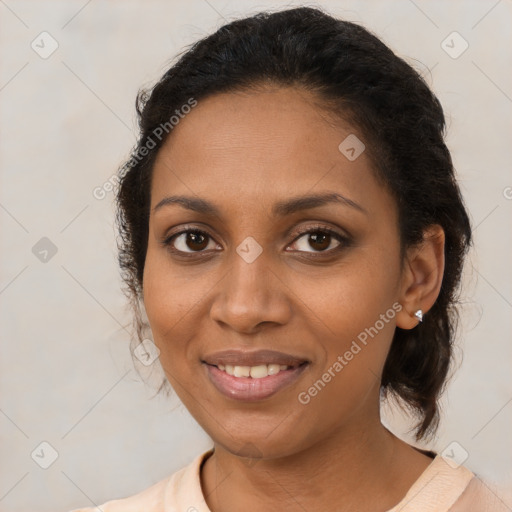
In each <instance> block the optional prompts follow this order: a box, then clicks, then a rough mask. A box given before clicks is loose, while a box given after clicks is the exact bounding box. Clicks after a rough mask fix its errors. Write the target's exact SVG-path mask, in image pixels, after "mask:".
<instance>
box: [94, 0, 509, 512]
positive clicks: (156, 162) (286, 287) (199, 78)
mask: <svg viewBox="0 0 512 512" xmlns="http://www.w3.org/2000/svg"><path fill="white" fill-rule="evenodd" d="M138 112H139V116H140V128H141V134H140V138H139V141H138V145H137V147H136V149H135V150H134V152H133V154H132V156H131V158H130V160H129V161H128V162H127V164H126V165H125V167H124V168H123V170H122V171H121V174H120V184H119V191H118V196H117V199H118V224H119V228H120V235H121V236H120V239H119V248H120V257H119V260H120V265H121V268H122V270H123V277H124V280H125V282H126V285H127V290H128V292H129V293H130V297H131V298H132V300H133V304H134V306H135V312H136V322H137V327H138V333H139V336H140V339H141V340H142V337H143V336H142V331H143V322H142V317H141V307H143V308H144V311H145V314H147V318H148V321H149V326H150V327H151V332H152V335H153V340H154V343H155V344H156V346H157V347H158V349H159V351H160V362H161V364H162V367H163V369H164V372H165V376H166V379H167V382H166V386H168V385H169V384H170V385H171V386H172V389H174V390H175V391H176V393H177V394H178V396H179V397H180V399H181V400H182V402H183V403H184V404H185V406H186V407H187V409H188V410H189V411H190V413H191V414H192V415H193V416H194V418H195V419H196V420H197V421H198V423H199V424H200V425H201V426H202V427H203V428H204V430H205V431H206V432H207V433H208V435H209V436H210V437H211V438H212V440H213V442H214V446H213V447H212V449H211V450H209V451H208V452H206V453H204V454H201V455H198V456H197V457H196V459H195V460H194V461H193V462H192V463H191V464H190V465H189V466H187V467H185V468H183V469H182V470H180V471H178V472H177V473H175V474H174V475H171V476H170V477H169V478H166V479H164V480H162V481H161V482H158V483H156V484H155V485H154V486H152V487H150V488H148V489H146V490H144V491H143V492H140V493H138V494H136V495H134V496H131V497H128V498H123V499H116V500H111V501H109V502H107V503H105V504H103V505H102V506H101V510H103V511H104V512H117V511H119V512H128V511H140V510H144V511H145V512H157V511H158V512H161V511H167V512H169V511H178V510H179V511H189V512H192V511H196V512H208V511H211V512H220V511H222V512H231V511H240V510H248V511H260V510H265V511H268V510H283V509H286V510H308V511H317V510H323V511H328V510H333V511H338V512H344V511H353V510H357V511H375V512H376V511H382V512H384V511H388V512H391V511H393V512H398V511H412V510H414V511H415V512H419V511H427V510H429V511H438V512H441V511H448V510H450V511H452V512H455V511H462V510H463V511H468V510H471V511H473V510H474V511H482V510H493V511H495V510H502V509H501V508H500V507H503V505H502V503H501V501H500V500H499V499H498V498H497V497H495V495H494V494H493V493H492V492H490V491H489V490H488V488H487V486H486V485H484V484H483V483H481V481H480V480H479V479H478V478H477V477H475V476H474V475H473V473H472V472H471V471H469V470H468V469H466V468H465V467H464V466H461V465H459V464H458V462H457V461H455V460H451V459H450V457H449V456H447V457H442V456H441V455H438V454H435V453H433V452H429V451H424V450H420V449H417V448H415V447H413V446H410V445H409V444H407V443H405V442H403V441H401V440H400V439H398V438H397V437H396V436H395V435H393V434H392V433H391V432H390V431H389V430H387V429H386V428H385V427H384V426H383V425H382V423H381V421H380V411H379V405H380V399H381V396H383V395H384V396H385V395H391V396H393V397H397V398H398V399H400V400H401V401H402V403H404V404H405V405H406V406H407V407H408V408H409V409H410V410H411V412H412V413H413V414H414V415H415V417H416V419H417V426H416V438H417V439H418V440H420V439H423V438H428V436H429V435H431V434H433V433H434V432H435V429H436V426H437V424H438V421H439V413H438V399H439V396H440V393H441V391H442V388H443V385H444V384H445V380H446V377H447V373H448V370H449V367H450V360H451V353H452V343H453V337H454V314H455V311H454V302H455V300H456V294H457V290H458V285H459V280H460V275H461V270H462V265H463V260H464V256H465V254H466V252H467V249H468V247H469V245H470V243H471V227H470V223H469V220H468V216H467V213H466V210H465V207H464V204H463V201H462V198H461V195H460V191H459V188H458V186H457V183H456V181H455V178H454V169H453V167H452V162H451V158H450V154H449V152H448V149H447V147H446V145H445V143H444V140H443V135H444V126H445V125H444V116H443V111H442V108H441V106H440V104H439V101H438V100H437V98H436V97H435V96H434V95H433V93H432V92H431V91H430V90H429V88H428V87H427V85H426V84H425V83H424V81H423V80H422V79H421V78H420V76H419V75H418V74H417V72H415V71H414V70H413V69H412V68H411V67H410V66H409V65H407V64H406V63H405V62H404V61H403V60H401V59H400V58H398V57H397V56H396V55H394V54H393V52H392V51H391V50H390V49H389V48H387V47H386V46H385V45H384V44H383V43H382V42H381V41H379V40H378V39H377V38H376V37H375V36H373V35H372V34H370V33H369V32H368V31H366V30H365V29H364V28H362V27H360V26H358V25H355V24H353V23H348V22H345V21H341V20H337V19H334V18H332V17H330V16H328V15H327V14H324V13H323V12H321V11H319V10H316V9H311V8H300V9H291V10H285V11H281V12H277V13H273V14H267V13H261V14H258V15H256V16H253V17H250V18H247V19H241V20H238V21H235V22H233V23H229V24H228V25H226V26H224V27H222V28H221V29H219V30H218V31H217V32H216V33H214V34H213V35H211V36H209V37H207V38H205V39H203V40H201V41H199V42H198V43H196V44H195V45H193V47H192V48H191V49H189V50H188V51H187V52H186V53H185V54H184V55H182V56H181V58H180V60H179V61H178V62H177V63H176V64H175V65H174V66H172V67H171V68H170V69H169V70H168V71H167V72H166V73H165V75H164V76H163V77H162V78H161V80H160V81H159V82H158V84H157V85H156V86H155V87H154V88H153V89H152V91H150V93H149V94H141V95H140V96H139V102H138ZM87 510H91V509H87ZM503 510H505V508H503Z"/></svg>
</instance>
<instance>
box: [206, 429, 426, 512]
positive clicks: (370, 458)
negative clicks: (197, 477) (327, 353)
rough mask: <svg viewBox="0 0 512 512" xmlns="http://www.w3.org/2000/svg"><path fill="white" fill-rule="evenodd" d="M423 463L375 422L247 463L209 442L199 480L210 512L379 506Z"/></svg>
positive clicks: (389, 502) (392, 499)
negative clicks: (290, 452) (291, 451)
mask: <svg viewBox="0 0 512 512" xmlns="http://www.w3.org/2000/svg"><path fill="white" fill-rule="evenodd" d="M430 462H431V459H429V458H428V457H426V456H424V455H422V454H421V453H419V452H417V451H416V450H414V449H413V448H412V447H410V446H409V445H407V444H406V443H404V442H403V441H400V440H399V439H398V438H397V437H395V436H394V435H393V434H391V433H390V432H389V431H388V430H387V429H385V428H384V427H383V425H382V424H381V423H380V420H378V421H376V422H374V424H368V423H366V424H365V426H364V428H360V426H357V428H356V427H352V428H345V429H340V430H339V431H338V432H336V433H335V434H334V435H332V436H331V437H330V438H327V439H324V440H322V442H319V443H317V444H315V445H312V446H309V447H308V448H307V449H305V450H303V451H300V452H297V453H294V454H293V455H289V456H286V457H281V458H275V459H259V460H252V461H251V462H250V463H248V460H247V459H245V458H241V457H238V456H236V455H234V454H232V453H231V452H229V451H227V450H225V449H224V448H222V447H220V446H218V445H215V451H214V453H213V454H212V455H211V456H210V457H209V459H208V460H207V461H206V462H205V464H204V466H203V469H202V475H201V483H202V487H203V494H204V496H205V499H206V503H207V504H208V507H209V508H210V510H211V511H212V512H220V511H222V512H234V511H240V510H251V511H260V510H261V511H266V512H268V511H274V510H276V511H278V510H279V511H280V510H283V507H286V509H287V510H291V511H293V510H297V511H299V510H300V511H303V510H323V511H324V512H328V511H331V510H332V511H335V510H336V511H337V512H348V511H356V510H357V511H359V512H361V511H364V510H372V511H376V510H381V511H385V510H388V509H390V508H392V507H393V506H394V505H396V504H397V503H398V502H399V501H400V500H401V499H402V498H403V496H404V495H405V493H406V492H407V490H408V489H409V488H410V486H411V485H412V484H413V483H414V481H415V480H416V479H417V478H418V477H419V475H420V474H421V473H422V472H423V471H424V469H425V468H426V467H427V466H428V464H429V463H430Z"/></svg>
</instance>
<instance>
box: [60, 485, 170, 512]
mask: <svg viewBox="0 0 512 512" xmlns="http://www.w3.org/2000/svg"><path fill="white" fill-rule="evenodd" d="M170 478H172V477H167V478H165V479H163V480H161V481H160V482H158V483H156V484H154V485H152V486H151V487H148V488H147V489H144V490H143V491H141V492H139V493H137V494H134V495H133V496H129V497H126V498H120V499H115V500H110V501H107V502H105V503H103V504H102V505H100V506H97V507H87V508H78V509H74V510H71V511H70V512H140V511H141V510H144V511H145V512H163V511H164V497H165V489H166V487H167V484H168V482H169V480H170Z"/></svg>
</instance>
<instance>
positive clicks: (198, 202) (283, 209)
mask: <svg viewBox="0 0 512 512" xmlns="http://www.w3.org/2000/svg"><path fill="white" fill-rule="evenodd" d="M331 203H337V204H342V205H345V206H349V207H351V208H353V209H355V210H358V211H360V212H362V213H365V214H368V212H367V211H366V210H365V209H364V208H363V207H362V206H361V205H359V204H357V203H356V202H354V201H352V199H349V198H348V197H345V196H343V195H341V194H337V193H334V192H328V193H324V194H310V195H303V196H297V197H293V198H291V199H286V200H283V201H278V202H277V203H275V204H274V206H273V207H272V214H273V215H274V216H276V217H284V216H286V215H291V214H292V213H295V212H298V211H301V210H309V209H312V208H318V207H319V206H324V205H327V204H331ZM173 204H178V205H180V206H182V207H183V208H186V209H187V210H192V211H195V212H198V213H202V214H204V215H210V216H217V217H220V216H221V213H220V210H219V208H218V207H217V206H215V205H214V204H213V203H211V202H210V201H207V200H206V199H201V198H199V197H192V196H169V197H164V198H163V199H162V200H161V201H160V202H159V203H158V204H157V205H156V206H155V207H154V208H153V213H155V212H157V211H158V210H160V209H161V208H163V207H164V206H168V205H173Z"/></svg>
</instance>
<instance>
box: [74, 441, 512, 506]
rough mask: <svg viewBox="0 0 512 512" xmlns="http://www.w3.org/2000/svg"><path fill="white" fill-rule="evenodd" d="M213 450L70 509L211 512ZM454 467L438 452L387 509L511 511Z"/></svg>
mask: <svg viewBox="0 0 512 512" xmlns="http://www.w3.org/2000/svg"><path fill="white" fill-rule="evenodd" d="M212 453H213V448H212V449H210V450H208V451H207V452H205V453H203V454H201V455H199V456H197V457H196V458H195V459H194V460H193V461H192V462H191V463H190V464H189V465H188V466H185V467H184V468H182V469H181V470H179V471H177V472H176V473H174V474H172V475H171V476H169V477H167V478H165V479H163V480H161V481H160V482H158V483H156V484H155V485H153V486H151V487H148V488H147V489H145V490H143V491H141V492H140V493H138V494H135V495H133V496H130V497H127V498H122V499H116V500H110V501H107V502H106V503H104V504H103V505H101V507H100V508H81V509H75V510H72V511H71V512H100V511H102V512H211V511H210V509H209V508H208V506H207V504H206V502H205V500H204V496H203V493H202V490H201V482H200V469H201V465H202V463H203V462H204V461H205V460H206V459H207V458H208V457H209V456H210V455H211V454H212ZM454 466H455V465H454V463H453V461H451V460H448V459H445V458H443V457H442V456H441V455H437V456H436V457H435V458H434V459H433V460H432V462H431V463H430V465H429V466H428V467H427V468H426V469H425V471H424V472H423V473H422V474H421V475H420V477H419V478H418V480H416V482H415V483H414V484H413V485H412V486H411V488H410V489H409V491H408V492H407V494H406V495H405V496H404V498H403V499H402V500H401V501H400V503H398V504H397V505H395V506H394V507H393V508H391V509H390V510H388V511H387V512H510V510H511V509H510V508H508V507H507V506H506V505H505V503H504V502H503V501H502V500H501V499H500V498H499V497H498V496H497V495H496V494H495V493H494V492H493V491H492V490H491V489H490V488H489V487H488V485H487V484H485V483H484V482H482V481H481V480H480V479H479V478H478V477H477V476H475V475H474V474H473V473H472V472H471V471H470V470H469V469H467V468H465V467H464V466H458V467H454Z"/></svg>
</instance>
